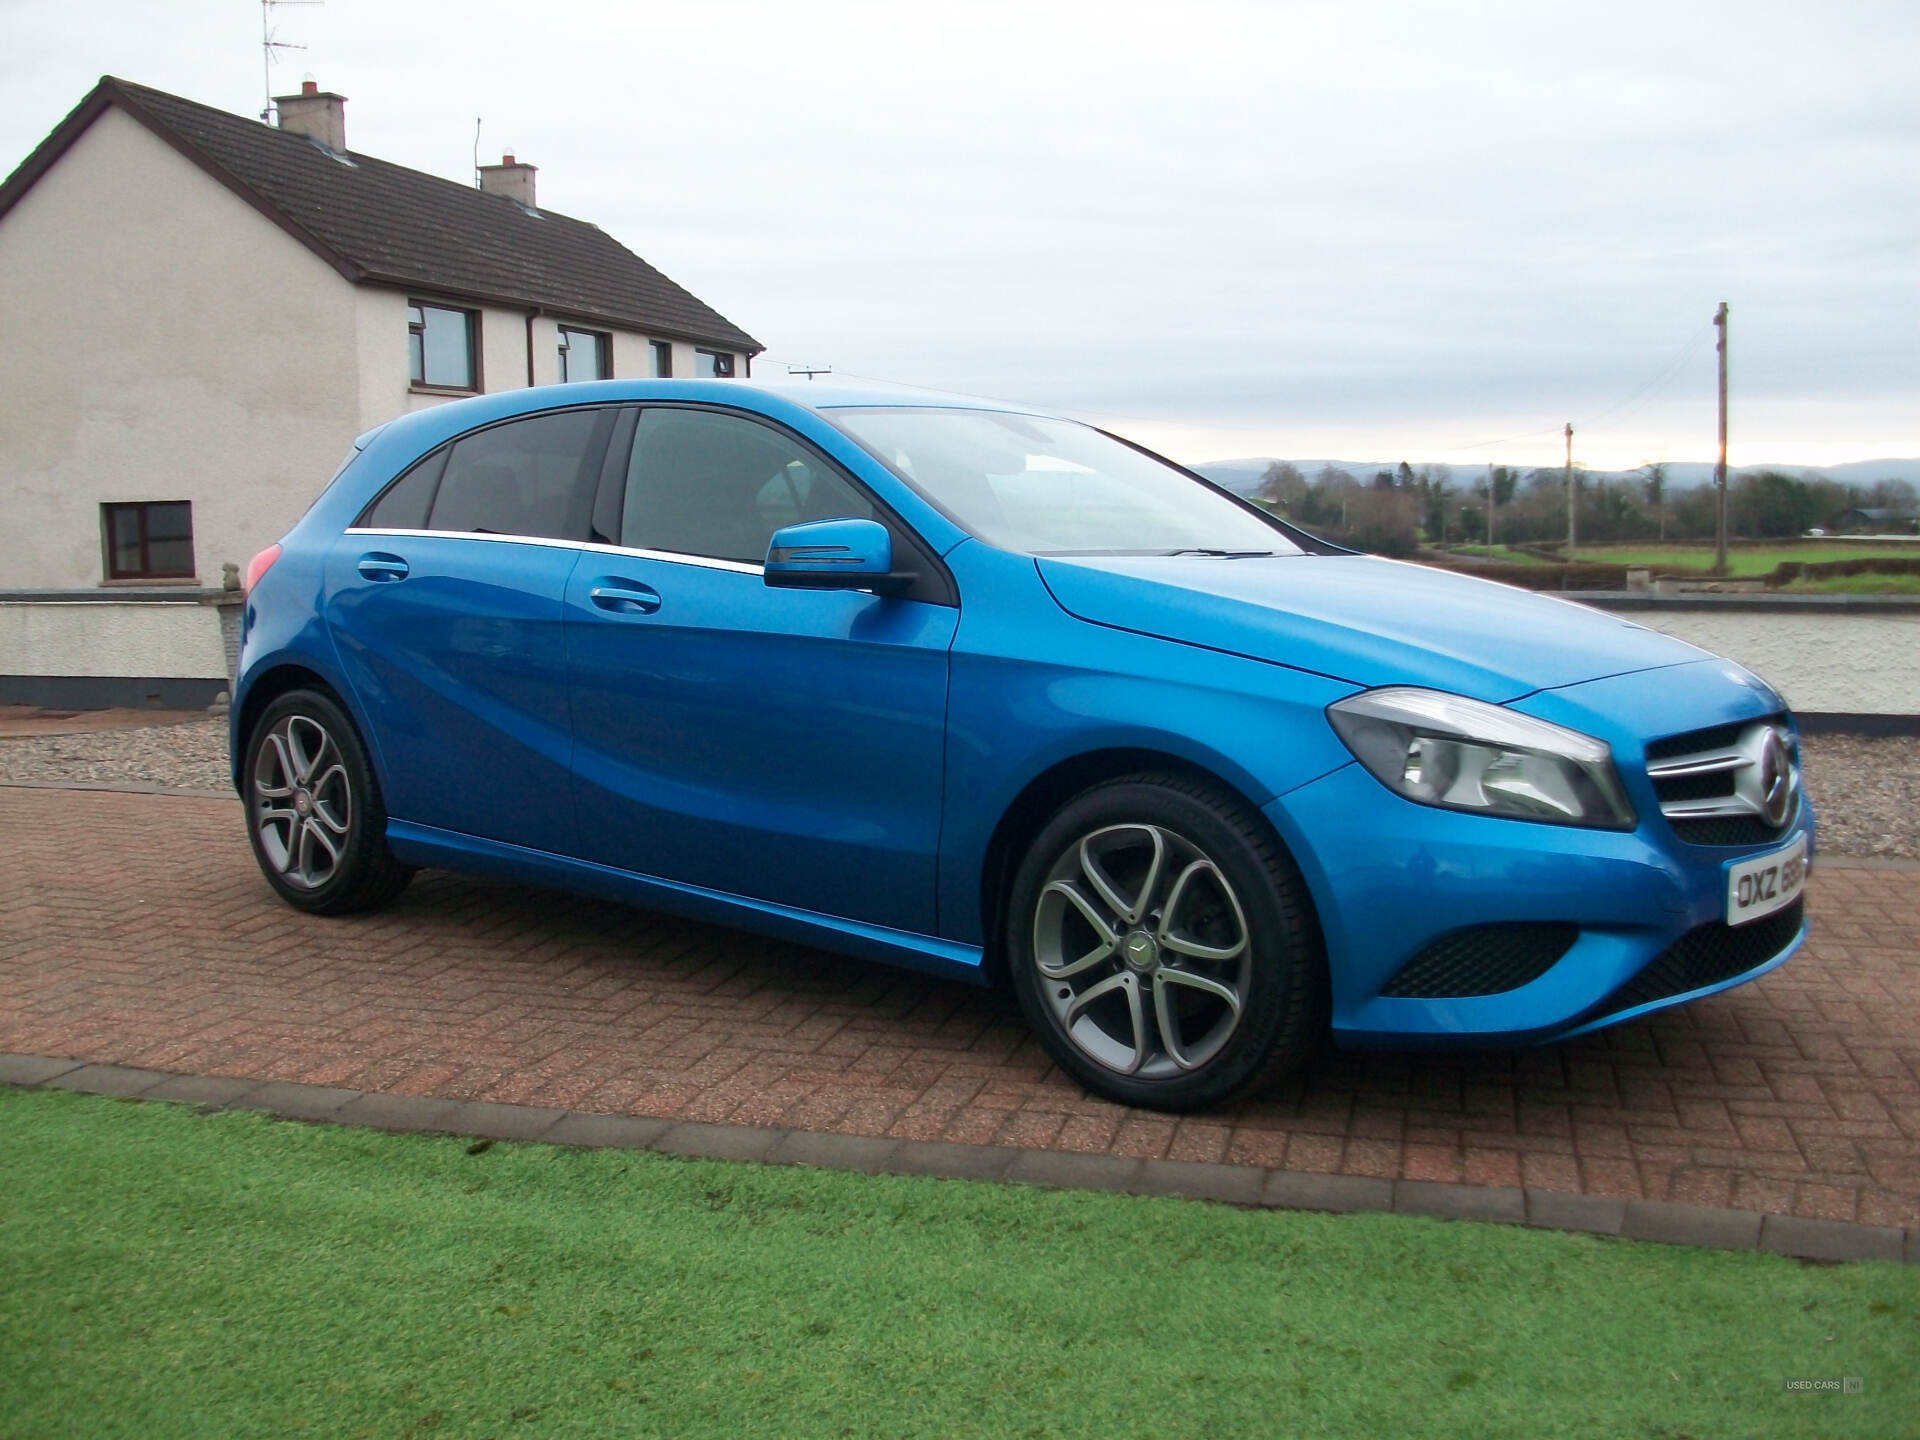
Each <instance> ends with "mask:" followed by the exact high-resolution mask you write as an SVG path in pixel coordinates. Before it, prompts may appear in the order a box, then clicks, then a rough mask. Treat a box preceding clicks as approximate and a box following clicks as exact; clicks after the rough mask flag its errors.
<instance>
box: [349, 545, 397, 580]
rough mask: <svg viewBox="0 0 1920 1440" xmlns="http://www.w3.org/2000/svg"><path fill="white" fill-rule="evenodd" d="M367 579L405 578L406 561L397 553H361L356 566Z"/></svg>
mask: <svg viewBox="0 0 1920 1440" xmlns="http://www.w3.org/2000/svg"><path fill="white" fill-rule="evenodd" d="M356 568H357V569H358V570H359V571H360V573H361V574H362V575H364V576H366V577H367V579H369V580H404V579H406V578H407V562H406V561H404V560H402V559H401V558H400V557H399V556H398V555H386V554H382V553H381V552H379V551H377V550H376V551H375V552H374V553H373V554H371V555H362V556H361V557H360V563H359V565H358V566H357V567H356Z"/></svg>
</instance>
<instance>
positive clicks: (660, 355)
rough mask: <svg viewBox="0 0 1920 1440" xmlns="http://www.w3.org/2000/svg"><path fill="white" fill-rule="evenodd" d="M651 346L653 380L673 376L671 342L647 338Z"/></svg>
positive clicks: (668, 378) (666, 378)
mask: <svg viewBox="0 0 1920 1440" xmlns="http://www.w3.org/2000/svg"><path fill="white" fill-rule="evenodd" d="M647 344H648V345H650V346H651V347H652V348H653V375H652V378H653V379H655V380H671V379H672V378H673V342H672V341H671V340H649V341H648V342H647Z"/></svg>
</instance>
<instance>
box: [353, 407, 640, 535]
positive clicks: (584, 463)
mask: <svg viewBox="0 0 1920 1440" xmlns="http://www.w3.org/2000/svg"><path fill="white" fill-rule="evenodd" d="M615 414H616V412H615V411H614V410H611V409H600V410H564V411H561V412H560V413H558V414H554V415H534V416H530V417H528V418H527V419H525V420H513V421H509V422H508V423H506V424H504V425H494V426H492V427H490V428H488V429H485V430H480V431H476V432H475V433H473V434H472V435H466V436H462V437H461V438H460V439H458V440H456V441H454V442H453V448H452V452H451V453H450V454H449V455H448V457H447V467H446V473H445V474H444V475H443V476H442V477H441V479H440V488H439V492H438V493H437V494H436V495H435V496H434V498H433V510H432V514H431V518H430V519H429V521H428V528H429V529H432V530H462V531H468V532H472V531H479V532H481V533H483V534H490V535H538V536H547V537H551V538H553V539H562V540H579V539H584V538H585V537H586V532H587V511H588V509H589V508H590V507H591V505H592V503H593V485H594V482H595V481H596V480H597V479H598V478H599V467H600V456H601V453H602V452H603V451H604V450H605V449H606V444H607V435H608V434H609V432H611V431H612V429H613V422H614V418H615ZM403 483H404V482H403ZM396 488H398V487H396ZM389 493H390V494H391V492H389ZM384 504H385V502H384V501H383V502H382V507H384Z"/></svg>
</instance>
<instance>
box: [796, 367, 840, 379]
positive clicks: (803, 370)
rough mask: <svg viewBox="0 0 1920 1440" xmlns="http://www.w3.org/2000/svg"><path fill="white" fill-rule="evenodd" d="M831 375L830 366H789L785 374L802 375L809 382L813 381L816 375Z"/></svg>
mask: <svg viewBox="0 0 1920 1440" xmlns="http://www.w3.org/2000/svg"><path fill="white" fill-rule="evenodd" d="M832 373H833V367H832V366H831V365H789V366H787V374H789V375H804V376H806V377H807V379H809V380H811V379H813V377H814V376H816V375H831V374H832Z"/></svg>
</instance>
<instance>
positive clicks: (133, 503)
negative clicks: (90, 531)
mask: <svg viewBox="0 0 1920 1440" xmlns="http://www.w3.org/2000/svg"><path fill="white" fill-rule="evenodd" d="M157 505H184V506H185V507H186V510H187V534H186V541H187V568H186V569H185V570H155V569H154V568H153V563H152V559H151V555H150V547H151V544H152V541H151V539H150V538H149V535H148V526H147V511H148V510H150V509H152V508H153V507H154V506H157ZM122 510H130V511H132V512H134V513H135V514H136V515H138V516H139V524H140V568H139V569H138V570H116V569H115V568H114V551H115V550H116V549H117V548H118V547H116V546H115V544H114V538H113V519H114V515H115V513H116V512H118V511H122ZM100 543H101V567H100V568H101V573H102V576H103V578H104V579H105V580H106V581H107V582H108V583H113V582H117V581H127V580H162V581H167V582H170V583H172V582H178V581H182V580H193V579H195V578H196V577H197V576H198V575H199V573H200V570H199V564H200V562H199V559H198V557H197V556H195V554H194V551H193V502H192V501H191V500H103V501H101V502H100Z"/></svg>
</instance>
